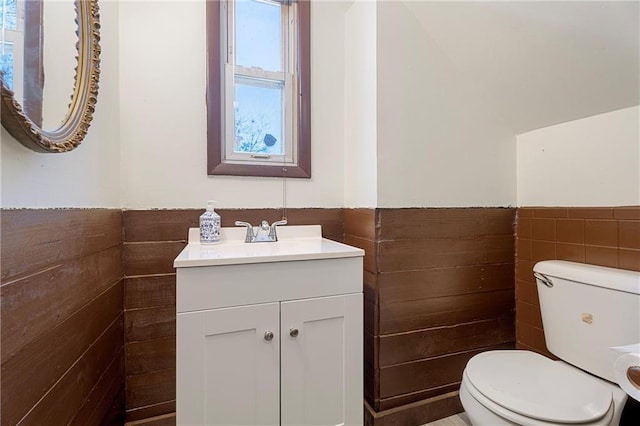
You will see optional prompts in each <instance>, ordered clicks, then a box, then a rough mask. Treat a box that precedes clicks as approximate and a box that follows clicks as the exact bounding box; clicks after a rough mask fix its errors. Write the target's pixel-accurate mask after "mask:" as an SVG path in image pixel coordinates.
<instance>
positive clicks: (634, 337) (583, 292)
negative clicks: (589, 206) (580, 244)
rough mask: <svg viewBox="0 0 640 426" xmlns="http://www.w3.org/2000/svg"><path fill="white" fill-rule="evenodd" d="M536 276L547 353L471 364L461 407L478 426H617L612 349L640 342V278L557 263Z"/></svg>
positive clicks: (620, 397) (482, 358) (618, 398)
mask: <svg viewBox="0 0 640 426" xmlns="http://www.w3.org/2000/svg"><path fill="white" fill-rule="evenodd" d="M534 275H535V277H536V282H537V286H538V294H539V297H540V309H541V312H542V322H543V325H544V332H545V339H546V343H547V348H548V349H549V351H551V352H552V353H553V354H554V355H556V356H557V357H558V358H560V359H561V360H562V361H553V360H551V359H549V358H547V357H544V356H542V355H539V354H537V353H534V352H530V351H515V350H514V351H489V352H483V353H481V354H478V355H476V356H474V357H473V358H471V359H470V360H469V362H468V363H467V366H466V368H465V370H464V373H463V378H462V384H461V386H460V400H461V401H462V405H463V407H464V409H465V411H466V413H467V416H468V417H469V420H470V421H471V423H472V424H473V425H474V426H478V425H491V426H494V425H513V424H516V425H569V424H571V425H617V424H618V423H619V422H620V416H621V414H622V409H623V408H624V404H625V402H626V400H627V394H626V393H625V392H624V391H623V390H622V389H621V388H620V387H619V386H618V385H617V384H615V383H614V380H615V378H614V373H613V364H614V361H615V359H616V358H617V357H618V356H620V355H621V354H620V353H619V352H617V351H615V350H612V349H611V347H614V346H623V345H630V344H634V343H638V342H639V341H640V321H639V320H638V319H639V315H640V273H638V272H632V271H623V270H620V269H612V268H604V267H599V266H593V265H585V264H580V263H573V262H565V261H559V260H547V261H543V262H539V263H537V264H536V265H535V267H534Z"/></svg>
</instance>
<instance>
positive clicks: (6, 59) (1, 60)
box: [0, 42, 13, 90]
mask: <svg viewBox="0 0 640 426" xmlns="http://www.w3.org/2000/svg"><path fill="white" fill-rule="evenodd" d="M0 71H2V73H3V79H4V84H5V86H7V87H8V88H9V89H11V90H13V43H9V42H5V43H0Z"/></svg>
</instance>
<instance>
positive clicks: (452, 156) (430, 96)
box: [377, 2, 516, 207]
mask: <svg viewBox="0 0 640 426" xmlns="http://www.w3.org/2000/svg"><path fill="white" fill-rule="evenodd" d="M377 17H378V21H377V26H378V39H377V53H378V56H377V68H378V77H377V78H378V92H377V105H378V128H377V133H378V153H377V155H378V206H380V207H472V206H507V205H513V204H515V201H516V182H515V179H516V174H515V136H514V134H513V133H512V131H511V130H510V129H509V127H508V126H507V125H506V124H505V123H504V122H503V121H501V119H500V118H499V116H498V115H497V114H496V113H495V112H494V110H493V109H492V108H491V103H490V102H489V100H490V98H489V96H485V94H483V93H481V92H480V91H479V90H478V89H477V88H476V87H475V86H473V84H472V82H471V81H467V80H466V79H465V78H463V77H462V76H461V75H460V73H459V72H458V70H457V69H456V67H455V66H454V65H453V64H452V63H451V62H450V61H449V59H448V57H447V56H446V54H445V53H444V52H442V51H441V50H439V48H438V46H437V45H436V44H435V43H434V42H433V41H432V40H431V39H430V37H429V34H428V33H427V32H426V31H425V29H424V28H423V27H422V26H421V25H420V23H419V21H418V20H417V19H416V17H415V16H414V15H413V14H412V13H411V12H410V11H409V10H408V9H407V7H406V6H405V5H404V4H402V3H398V2H381V3H378V11H377Z"/></svg>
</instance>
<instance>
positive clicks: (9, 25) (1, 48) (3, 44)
mask: <svg viewBox="0 0 640 426" xmlns="http://www.w3.org/2000/svg"><path fill="white" fill-rule="evenodd" d="M0 25H1V28H0V30H1V31H2V36H1V37H2V38H1V39H0V58H1V62H0V67H1V68H0V69H1V71H2V77H3V80H4V84H5V86H6V87H8V88H9V89H11V90H13V91H14V92H15V94H16V98H17V99H20V100H22V99H23V97H22V87H23V83H22V63H23V59H22V52H23V51H24V48H23V46H24V3H22V2H18V1H17V0H0Z"/></svg>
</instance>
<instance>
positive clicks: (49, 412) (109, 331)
mask: <svg viewBox="0 0 640 426" xmlns="http://www.w3.org/2000/svg"><path fill="white" fill-rule="evenodd" d="M0 214H1V216H2V217H1V223H2V224H1V229H2V247H1V248H2V267H1V280H0V296H1V297H0V299H1V305H2V306H1V321H0V322H1V335H2V338H1V345H0V346H1V348H2V349H1V360H2V375H1V383H0V386H1V388H2V396H1V409H0V413H1V417H0V423H1V424H2V425H13V424H16V423H18V422H21V423H22V424H52V423H51V422H52V421H53V422H55V423H56V424H77V425H92V424H100V423H101V422H102V421H103V420H104V419H105V418H107V421H106V422H107V423H109V422H111V423H113V424H122V422H123V420H124V416H123V414H124V400H123V399H122V397H121V396H122V395H123V390H124V377H125V373H124V350H123V340H124V337H123V332H124V330H123V309H122V306H123V279H122V278H123V270H122V262H121V256H122V212H121V210H107V209H56V210H53V209H52V210H31V209H18V210H2V212H1V213H0Z"/></svg>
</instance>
